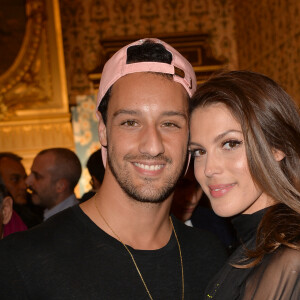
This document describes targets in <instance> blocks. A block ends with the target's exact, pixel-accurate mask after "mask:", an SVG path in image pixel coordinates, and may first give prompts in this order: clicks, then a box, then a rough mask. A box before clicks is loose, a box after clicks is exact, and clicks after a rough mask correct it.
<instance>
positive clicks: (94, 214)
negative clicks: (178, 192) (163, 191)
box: [81, 183, 172, 250]
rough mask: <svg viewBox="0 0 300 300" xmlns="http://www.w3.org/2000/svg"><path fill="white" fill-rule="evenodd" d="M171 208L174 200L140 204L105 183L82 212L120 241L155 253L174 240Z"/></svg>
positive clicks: (85, 204) (118, 188)
mask: <svg viewBox="0 0 300 300" xmlns="http://www.w3.org/2000/svg"><path fill="white" fill-rule="evenodd" d="M170 204H171V198H170V197H169V198H168V199H166V200H165V201H164V202H162V203H157V204H153V203H142V202H138V201H136V200H134V199H131V198H129V197H128V196H127V194H125V192H124V191H123V190H122V189H121V188H120V187H114V188H111V187H109V186H108V185H106V184H105V183H103V184H102V186H101V188H100V190H99V191H98V193H97V194H96V195H95V196H94V197H93V198H92V199H90V200H88V201H86V202H84V203H83V204H81V208H82V209H83V211H84V212H85V213H86V214H87V215H88V216H89V217H90V219H91V220H92V221H93V222H94V223H95V224H96V225H97V226H99V227H100V228H101V229H102V230H104V231H105V232H106V233H107V234H109V235H111V236H112V237H114V238H116V239H118V237H119V238H120V239H121V241H122V242H123V243H125V244H127V245H129V246H131V247H133V248H134V249H143V250H154V249H159V248H162V247H163V246H165V245H166V244H167V243H168V241H169V239H170V237H171V234H172V226H171V224H170V220H169V211H170ZM98 210H99V211H98ZM113 231H114V232H113ZM115 234H116V235H118V237H117V236H116V235H115Z"/></svg>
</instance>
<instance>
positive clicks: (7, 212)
mask: <svg viewBox="0 0 300 300" xmlns="http://www.w3.org/2000/svg"><path fill="white" fill-rule="evenodd" d="M12 213H13V200H12V198H11V197H5V198H4V199H3V200H2V215H3V221H2V222H3V224H4V225H5V224H7V223H8V222H9V221H10V219H11V216H12Z"/></svg>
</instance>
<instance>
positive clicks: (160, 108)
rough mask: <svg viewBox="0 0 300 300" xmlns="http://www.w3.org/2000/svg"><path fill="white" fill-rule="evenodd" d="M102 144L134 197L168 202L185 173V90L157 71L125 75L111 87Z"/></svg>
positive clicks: (121, 182)
mask: <svg viewBox="0 0 300 300" xmlns="http://www.w3.org/2000/svg"><path fill="white" fill-rule="evenodd" d="M107 117H108V118H107V124H106V129H105V135H104V137H103V135H102V137H101V134H100V141H101V144H102V145H106V144H107V147H108V168H109V170H110V171H111V173H112V174H113V176H114V178H115V179H116V181H117V182H118V184H119V186H120V187H121V188H122V189H123V191H124V192H125V193H126V194H127V195H128V196H130V197H131V198H133V199H135V200H137V201H141V202H149V203H159V202H162V201H164V200H165V199H166V198H167V197H168V196H169V195H170V194H171V193H172V191H173V189H174V186H175V184H176V182H177V180H178V178H179V176H180V174H181V173H182V169H183V166H184V162H185V159H186V154H187V143H188V100H187V94H186V92H185V90H184V88H183V87H182V86H181V85H180V84H179V83H176V82H174V81H172V80H170V79H168V78H165V77H163V76H161V75H157V74H152V73H135V74H130V75H126V76H124V77H122V78H121V79H119V80H118V81H117V82H116V83H115V84H114V86H113V88H112V94H111V98H110V100H109V105H108V114H107Z"/></svg>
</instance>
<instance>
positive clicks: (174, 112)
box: [113, 109, 188, 119]
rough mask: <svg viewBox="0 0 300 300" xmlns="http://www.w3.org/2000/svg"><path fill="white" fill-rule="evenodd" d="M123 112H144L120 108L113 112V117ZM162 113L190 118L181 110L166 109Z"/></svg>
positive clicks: (132, 114) (138, 113)
mask: <svg viewBox="0 0 300 300" xmlns="http://www.w3.org/2000/svg"><path fill="white" fill-rule="evenodd" d="M121 114H124V115H131V116H138V115H141V114H142V113H141V112H140V111H138V110H129V109H119V110H117V111H116V112H115V113H114V114H113V117H117V116H118V115H121ZM162 115H163V116H169V117H172V116H179V117H183V118H184V119H188V116H187V114H185V113H184V112H181V111H173V110H170V111H165V112H163V113H162Z"/></svg>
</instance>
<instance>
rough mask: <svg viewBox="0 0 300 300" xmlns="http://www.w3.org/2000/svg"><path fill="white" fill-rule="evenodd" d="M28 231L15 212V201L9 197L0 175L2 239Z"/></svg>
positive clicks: (0, 229) (0, 226)
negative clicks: (15, 233)
mask: <svg viewBox="0 0 300 300" xmlns="http://www.w3.org/2000/svg"><path fill="white" fill-rule="evenodd" d="M26 229H27V227H26V225H25V224H24V222H23V221H22V219H21V218H20V217H19V215H18V214H17V213H16V212H15V211H13V199H12V198H11V196H10V195H9V193H8V191H7V189H6V187H5V185H4V183H3V180H2V178H1V175H0V239H2V238H3V237H5V236H8V235H9V234H12V233H14V232H17V231H23V230H26Z"/></svg>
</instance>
